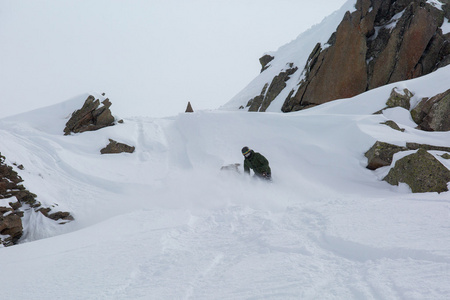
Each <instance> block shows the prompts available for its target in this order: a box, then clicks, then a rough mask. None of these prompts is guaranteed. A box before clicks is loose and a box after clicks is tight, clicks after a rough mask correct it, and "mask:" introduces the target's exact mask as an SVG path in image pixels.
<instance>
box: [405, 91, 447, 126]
mask: <svg viewBox="0 0 450 300" xmlns="http://www.w3.org/2000/svg"><path fill="white" fill-rule="evenodd" d="M449 116H450V90H447V91H446V92H444V93H442V94H438V95H436V96H434V97H432V98H423V99H422V100H421V101H420V102H419V104H418V105H417V106H416V107H415V108H414V109H413V110H412V111H411V117H412V118H413V120H414V122H416V123H417V124H418V127H419V128H420V129H422V130H426V131H449V130H450V117H449Z"/></svg>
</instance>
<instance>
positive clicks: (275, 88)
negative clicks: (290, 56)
mask: <svg viewBox="0 0 450 300" xmlns="http://www.w3.org/2000/svg"><path fill="white" fill-rule="evenodd" d="M297 70H298V68H297V67H294V66H293V64H292V63H291V64H289V68H287V69H286V70H284V71H282V72H280V74H278V75H277V76H275V77H274V78H273V80H272V82H271V83H270V86H268V85H267V84H266V85H264V87H263V89H262V91H261V94H260V95H259V96H256V97H255V98H253V99H251V100H250V101H249V102H248V104H247V107H249V109H248V111H261V112H264V111H266V109H267V108H268V107H269V105H270V103H272V101H273V100H275V98H276V97H277V96H278V95H279V94H280V93H281V91H283V89H284V88H285V87H286V81H288V80H289V79H290V76H291V75H292V74H294V73H295V72H296V71H297Z"/></svg>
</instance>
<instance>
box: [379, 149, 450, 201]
mask: <svg viewBox="0 0 450 300" xmlns="http://www.w3.org/2000/svg"><path fill="white" fill-rule="evenodd" d="M383 180H385V181H387V182H388V183H390V184H392V185H398V184H399V183H400V182H403V183H406V184H408V185H409V187H410V188H411V190H412V192H413V193H426V192H438V193H441V192H446V191H448V187H447V184H448V182H449V181H450V170H449V169H447V168H446V167H445V166H444V165H443V164H441V163H440V162H439V161H438V160H437V159H436V158H435V157H434V156H433V155H431V154H430V153H428V152H427V151H426V150H425V149H419V150H418V151H417V152H416V153H414V154H411V155H408V156H406V157H404V158H402V159H400V160H398V161H397V162H396V163H395V166H394V167H393V168H392V169H391V170H390V171H389V173H388V175H387V176H386V177H385V178H384V179H383Z"/></svg>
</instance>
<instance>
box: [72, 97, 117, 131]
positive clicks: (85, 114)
mask: <svg viewBox="0 0 450 300" xmlns="http://www.w3.org/2000/svg"><path fill="white" fill-rule="evenodd" d="M102 103H103V106H102V107H99V106H100V100H98V99H97V100H96V99H95V97H94V96H92V95H90V96H89V97H88V98H87V99H86V101H85V102H84V105H83V107H82V108H81V109H79V110H77V111H75V112H73V114H72V117H71V118H70V119H69V121H67V123H66V128H65V129H64V135H69V134H70V133H71V132H74V133H77V132H84V131H93V130H98V129H101V128H104V127H107V126H112V125H114V121H115V119H114V117H113V116H112V114H111V111H110V109H109V107H110V106H111V105H112V104H111V102H110V101H109V99H105V100H104V101H103V102H102Z"/></svg>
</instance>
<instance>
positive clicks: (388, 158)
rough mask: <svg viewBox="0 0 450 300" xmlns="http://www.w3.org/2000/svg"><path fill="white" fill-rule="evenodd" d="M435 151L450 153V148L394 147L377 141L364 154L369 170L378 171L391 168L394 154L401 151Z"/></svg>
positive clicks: (427, 146)
mask: <svg viewBox="0 0 450 300" xmlns="http://www.w3.org/2000/svg"><path fill="white" fill-rule="evenodd" d="M418 149H424V150H427V151H428V150H434V151H444V152H450V147H442V146H433V145H427V144H418V143H406V147H401V146H397V145H392V144H389V143H385V142H380V141H377V142H375V144H373V146H372V147H371V148H370V149H369V150H368V151H367V152H366V153H365V154H364V155H365V157H367V166H366V168H367V169H369V170H376V169H378V168H381V167H385V166H389V165H391V163H392V160H393V158H394V154H395V153H398V152H400V151H407V150H418Z"/></svg>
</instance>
